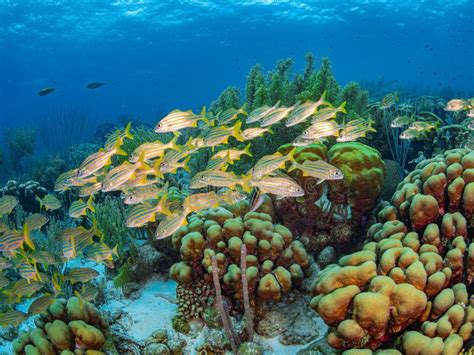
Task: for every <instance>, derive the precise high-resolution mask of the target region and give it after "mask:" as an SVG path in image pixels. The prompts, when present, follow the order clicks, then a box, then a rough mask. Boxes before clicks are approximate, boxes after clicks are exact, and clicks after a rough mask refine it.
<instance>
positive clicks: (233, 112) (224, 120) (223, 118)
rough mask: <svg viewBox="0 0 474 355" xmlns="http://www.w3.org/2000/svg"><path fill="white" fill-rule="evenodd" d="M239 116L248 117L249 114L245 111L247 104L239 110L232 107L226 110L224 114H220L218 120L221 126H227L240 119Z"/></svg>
mask: <svg viewBox="0 0 474 355" xmlns="http://www.w3.org/2000/svg"><path fill="white" fill-rule="evenodd" d="M239 115H244V116H247V115H248V113H247V112H246V111H245V104H244V105H243V106H242V107H241V108H239V109H236V108H233V107H231V108H228V109H227V110H224V111H223V112H221V113H219V115H218V118H217V119H218V122H219V125H225V124H228V123H230V122H232V121H234V120H236V119H237V117H239Z"/></svg>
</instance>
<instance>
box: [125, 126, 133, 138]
mask: <svg viewBox="0 0 474 355" xmlns="http://www.w3.org/2000/svg"><path fill="white" fill-rule="evenodd" d="M131 129H132V121H130V122H128V124H127V126H126V127H125V131H124V132H123V133H124V134H125V137H127V138H128V139H130V140H133V135H132V133H131V132H130V130H131Z"/></svg>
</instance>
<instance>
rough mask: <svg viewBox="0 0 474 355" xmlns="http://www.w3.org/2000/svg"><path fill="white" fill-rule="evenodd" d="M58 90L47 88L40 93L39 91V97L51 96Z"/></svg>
mask: <svg viewBox="0 0 474 355" xmlns="http://www.w3.org/2000/svg"><path fill="white" fill-rule="evenodd" d="M55 90H56V89H55V88H52V87H46V88H43V89H41V90H40V91H38V93H37V94H38V96H46V95H49V94H51V93H52V92H54V91H55Z"/></svg>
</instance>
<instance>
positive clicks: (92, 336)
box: [13, 297, 109, 355]
mask: <svg viewBox="0 0 474 355" xmlns="http://www.w3.org/2000/svg"><path fill="white" fill-rule="evenodd" d="M35 325H36V328H33V329H31V330H29V331H28V332H21V333H20V334H19V336H18V339H17V340H15V341H14V342H13V350H14V352H15V354H48V355H49V354H59V353H61V354H64V355H67V354H96V355H99V354H105V352H102V351H101V350H103V351H105V350H104V346H105V344H106V336H107V335H108V334H109V327H108V324H107V322H106V321H105V319H104V318H103V317H102V315H101V314H100V312H99V311H98V310H97V308H96V307H95V306H93V305H92V304H91V303H89V302H86V301H84V300H79V299H78V298H77V297H71V298H69V299H68V300H66V299H56V300H55V301H54V302H53V304H51V305H50V306H49V307H48V309H47V310H46V312H44V313H43V314H42V315H41V316H40V317H38V318H36V319H35Z"/></svg>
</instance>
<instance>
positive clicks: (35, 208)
mask: <svg viewBox="0 0 474 355" xmlns="http://www.w3.org/2000/svg"><path fill="white" fill-rule="evenodd" d="M47 193H48V190H47V189H46V188H45V187H43V186H41V185H40V183H39V182H37V181H32V180H31V181H27V182H25V183H19V182H17V181H15V180H10V181H8V182H7V184H6V185H5V186H4V187H2V188H0V197H1V196H5V195H10V196H15V197H17V198H18V201H19V202H20V204H21V205H22V206H23V208H24V209H25V210H26V211H28V212H39V210H40V208H39V207H40V206H39V203H38V201H37V200H36V196H38V197H39V198H43V197H44V196H46V195H47Z"/></svg>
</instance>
